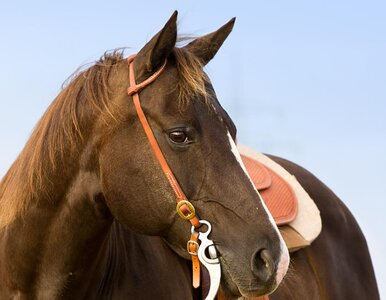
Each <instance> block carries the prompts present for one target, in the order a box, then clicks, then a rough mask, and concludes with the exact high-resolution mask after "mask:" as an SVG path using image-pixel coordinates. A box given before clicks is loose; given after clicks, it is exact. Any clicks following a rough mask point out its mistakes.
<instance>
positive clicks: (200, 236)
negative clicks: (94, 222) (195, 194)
mask: <svg viewBox="0 0 386 300" xmlns="http://www.w3.org/2000/svg"><path fill="white" fill-rule="evenodd" d="M135 57H136V55H131V56H130V57H128V59H127V61H128V64H129V83H130V85H129V87H128V89H127V94H128V95H129V96H131V97H132V98H133V103H134V107H135V110H136V112H137V115H138V118H139V120H140V122H141V125H142V127H143V129H144V131H145V134H146V136H147V139H148V141H149V143H150V145H151V148H152V150H153V153H154V155H155V156H156V158H157V160H158V162H159V164H160V166H161V168H162V171H163V173H164V174H165V177H166V179H167V180H168V182H169V185H170V187H171V188H172V190H173V192H174V194H175V197H176V203H177V206H176V211H177V213H178V215H179V216H180V217H181V218H182V219H184V220H187V221H189V222H190V223H191V224H192V230H191V238H190V240H189V241H188V242H187V250H188V252H189V254H190V255H191V257H192V265H193V286H194V287H195V288H197V287H199V286H200V261H201V263H203V264H204V266H205V267H206V268H207V269H208V271H209V275H210V276H211V290H210V291H209V294H208V296H207V298H206V299H213V298H214V296H215V294H216V293H217V289H218V285H219V283H220V274H221V273H220V264H219V260H218V258H217V254H216V250H215V247H214V244H213V241H211V240H210V239H209V238H208V235H209V233H210V231H211V225H210V223H209V222H208V221H203V220H200V219H199V218H198V217H197V215H196V211H195V208H194V206H193V204H192V203H191V202H190V201H189V200H188V198H187V196H186V195H185V193H184V192H183V190H182V188H181V186H180V184H179V183H178V181H177V179H176V177H175V176H174V174H173V171H172V170H171V168H170V167H169V164H168V163H167V161H166V159H165V156H164V155H163V153H162V150H161V148H160V146H159V144H158V142H157V140H156V138H155V136H154V133H153V131H152V129H151V127H150V125H149V122H148V121H147V119H146V116H145V113H144V112H143V110H142V107H141V103H140V99H139V92H140V90H141V89H143V88H144V87H146V86H147V85H149V84H150V83H152V82H153V81H154V80H156V79H157V78H158V77H159V76H160V75H161V73H162V72H163V71H164V69H165V67H166V64H167V60H165V62H164V63H163V64H162V66H161V67H160V68H159V69H158V70H157V71H156V72H155V73H154V74H153V75H151V76H150V77H149V78H147V79H146V80H144V81H142V82H141V83H138V84H137V83H136V81H135V72H134V63H133V62H134V59H135ZM202 224H205V225H206V226H207V227H208V230H207V231H206V232H204V233H203V232H198V231H197V230H196V229H198V228H199V227H201V225H202ZM199 241H200V242H201V247H200V245H199ZM206 249H208V252H209V255H210V257H207V255H206V254H205V250H206ZM212 281H213V282H212ZM212 285H213V286H214V288H213V289H212ZM216 285H217V286H216Z"/></svg>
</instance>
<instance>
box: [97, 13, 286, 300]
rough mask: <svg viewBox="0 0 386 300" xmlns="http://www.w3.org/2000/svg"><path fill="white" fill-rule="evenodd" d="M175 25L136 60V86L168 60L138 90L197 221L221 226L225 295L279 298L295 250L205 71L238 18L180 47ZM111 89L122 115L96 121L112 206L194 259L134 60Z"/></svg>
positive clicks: (217, 229)
mask: <svg viewBox="0 0 386 300" xmlns="http://www.w3.org/2000/svg"><path fill="white" fill-rule="evenodd" d="M176 18H177V13H174V14H173V16H172V17H171V18H170V20H169V21H168V22H167V23H166V25H165V26H164V27H163V29H162V30H161V31H160V32H159V33H158V34H156V35H155V36H154V37H153V38H152V39H151V40H150V41H149V42H148V43H147V44H146V45H145V46H144V47H143V48H142V49H141V50H140V51H139V53H138V54H137V55H136V57H135V59H134V61H133V70H134V71H135V74H136V75H135V80H136V81H137V82H142V81H144V80H146V79H147V78H149V77H150V76H152V75H153V74H154V73H155V72H156V71H157V70H159V68H160V67H162V65H163V64H164V63H165V62H166V65H165V68H164V70H163V71H162V73H161V74H160V75H159V77H158V78H157V79H156V80H154V81H153V82H152V83H150V84H148V85H147V86H146V87H144V88H143V89H142V90H141V91H139V95H140V99H141V107H142V109H143V112H144V114H145V116H146V119H147V121H148V123H149V124H150V126H151V130H152V132H153V134H154V136H155V138H156V140H157V142H158V145H159V147H160V149H161V151H162V153H163V155H164V157H165V159H166V161H167V163H168V164H169V166H170V168H171V170H172V171H173V173H174V176H175V178H176V179H177V181H178V183H179V185H180V186H181V187H182V190H183V191H184V193H185V194H186V196H187V198H188V199H189V201H190V202H191V203H192V204H193V205H194V207H195V209H196V212H197V215H198V216H199V218H201V219H204V220H207V221H209V222H210V224H211V225H212V232H211V235H210V237H211V239H212V240H213V241H214V243H215V245H216V249H217V252H218V255H219V258H220V262H221V266H222V278H223V280H222V283H221V288H222V290H223V291H224V292H225V293H226V294H229V295H233V296H235V297H239V296H246V297H251V296H258V295H262V294H266V293H269V292H272V291H273V290H274V289H275V288H276V287H277V286H278V284H279V283H280V281H281V279H282V278H283V276H284V274H285V273H286V270H287V267H288V262H289V256H288V252H287V249H286V246H285V244H284V242H283V240H282V238H281V236H280V234H279V232H278V229H277V227H276V225H275V223H274V221H273V219H272V217H271V216H270V213H269V212H268V211H267V209H266V207H265V205H264V203H263V202H262V199H261V197H260V196H259V193H258V192H257V190H256V189H255V187H254V185H253V184H252V182H251V180H250V178H249V176H248V174H247V172H246V169H245V167H244V165H243V163H242V161H241V159H240V156H239V154H238V151H237V149H236V145H235V136H236V129H235V126H234V124H233V123H232V120H231V119H230V117H229V116H228V115H227V113H226V112H225V110H224V109H223V108H222V107H221V106H220V104H219V102H218V101H217V98H216V96H215V92H214V90H213V87H212V85H211V83H210V80H209V79H208V77H207V75H206V74H205V73H204V71H203V66H205V65H206V64H207V63H208V62H209V61H210V60H211V59H212V58H213V57H214V55H215V54H216V52H217V51H218V49H219V48H220V46H221V45H222V43H223V42H224V40H225V39H226V37H227V36H228V34H229V33H230V32H231V30H232V28H233V24H234V19H233V20H231V21H230V22H228V23H227V24H225V25H224V26H223V27H221V28H220V29H218V30H217V31H215V32H213V33H210V34H208V35H205V36H203V37H199V38H197V39H195V40H193V41H191V42H190V43H189V44H187V45H185V46H184V47H181V48H177V47H176V39H177V28H176ZM108 85H109V88H110V90H111V93H110V94H111V95H110V96H109V101H110V103H109V107H110V108H111V110H112V111H111V114H112V115H114V116H115V117H114V118H112V120H111V121H106V118H100V119H98V120H97V121H96V125H95V127H94V132H95V137H94V141H95V143H94V145H96V147H95V149H96V150H95V151H94V152H95V154H94V156H93V157H95V159H96V161H97V162H98V173H99V174H100V182H101V191H102V193H103V195H104V199H105V202H106V205H107V207H108V209H109V211H110V212H111V214H112V215H113V216H114V218H115V219H116V220H118V221H119V222H120V223H121V224H123V225H124V226H126V227H127V228H130V229H131V230H134V231H136V232H138V233H142V234H146V235H159V236H162V237H163V238H164V240H165V241H166V242H167V244H168V245H169V246H170V247H171V248H172V249H173V250H174V251H175V252H176V253H177V254H178V255H180V256H182V257H184V258H186V259H189V255H188V253H187V251H186V242H187V241H188V240H189V237H190V231H191V225H190V224H189V223H188V222H186V221H185V220H183V219H181V218H179V216H178V214H177V213H176V208H175V207H176V203H175V194H174V193H173V190H172V188H171V186H170V184H169V182H168V180H167V178H166V176H165V175H164V173H163V172H162V169H161V167H160V164H159V162H158V161H157V159H156V157H155V155H154V153H153V151H152V148H151V146H150V143H149V141H148V139H147V137H146V135H145V133H144V129H143V127H142V126H141V123H140V121H139V119H138V116H137V112H136V110H135V107H134V105H133V100H132V96H130V95H128V94H127V92H126V91H127V88H128V86H129V67H128V64H127V61H124V60H122V61H120V62H119V63H117V65H116V66H115V67H114V69H113V70H111V72H110V74H109V78H108Z"/></svg>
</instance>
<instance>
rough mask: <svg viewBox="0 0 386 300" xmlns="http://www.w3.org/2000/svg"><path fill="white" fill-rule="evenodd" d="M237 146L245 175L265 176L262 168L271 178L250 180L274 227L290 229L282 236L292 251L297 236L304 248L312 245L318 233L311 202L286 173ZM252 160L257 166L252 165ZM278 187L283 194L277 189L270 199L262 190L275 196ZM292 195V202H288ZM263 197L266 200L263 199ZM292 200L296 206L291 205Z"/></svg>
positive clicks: (316, 213)
mask: <svg viewBox="0 0 386 300" xmlns="http://www.w3.org/2000/svg"><path fill="white" fill-rule="evenodd" d="M237 147H238V150H239V152H240V154H241V156H242V158H243V161H244V163H245V164H246V168H247V170H248V172H250V173H251V177H256V176H257V177H259V176H262V177H265V176H267V172H265V170H263V167H264V168H265V169H266V170H267V171H268V173H269V175H270V176H271V179H266V178H256V179H252V181H254V182H255V184H256V186H257V189H258V190H259V192H260V194H261V196H262V198H263V200H264V202H267V206H268V209H269V210H270V212H271V213H272V214H273V217H274V219H275V221H276V222H277V223H278V225H280V226H281V227H280V228H281V229H284V228H283V226H282V225H283V224H286V226H289V227H291V228H290V229H289V230H286V234H285V235H284V236H288V237H290V238H291V240H292V241H291V244H294V249H296V248H297V246H296V245H298V244H299V242H300V239H299V238H298V237H301V238H302V239H304V240H305V241H304V243H302V244H304V245H305V246H306V245H307V244H310V243H311V242H313V241H314V240H315V239H316V238H317V237H318V235H319V234H320V232H321V230H322V220H321V217H320V212H319V209H318V207H317V206H316V204H315V202H314V201H313V200H312V199H311V198H310V196H309V195H308V193H307V192H306V191H305V190H304V189H303V187H302V186H301V185H300V183H299V182H298V181H297V180H296V178H295V176H293V175H291V174H290V173H288V171H287V170H285V169H284V168H283V167H282V166H280V165H279V164H277V163H276V162H274V161H273V160H272V159H270V158H269V157H268V156H266V155H264V154H262V153H260V152H256V151H254V150H252V149H250V148H248V147H245V146H243V145H240V144H239V145H238V146H237ZM253 161H255V162H257V163H253ZM256 166H258V167H256ZM270 180H271V184H270V187H269V188H268V187H266V186H267V185H268V182H269V181H270ZM280 180H283V181H285V182H286V183H287V184H288V186H289V187H290V188H291V190H292V192H291V191H289V190H288V189H287V187H284V186H285V185H281V184H280V183H277V182H280ZM275 183H276V184H275ZM279 185H280V186H281V187H282V189H283V191H280V189H279V190H278V191H277V193H279V194H278V196H275V195H274V196H270V195H269V194H267V193H266V192H265V191H266V190H268V191H269V190H270V189H271V190H272V191H271V193H276V188H277V187H278V186H279ZM264 193H265V194H264ZM293 194H294V199H295V200H294V199H291V198H292V197H293ZM267 197H268V198H267ZM269 197H271V198H269ZM287 197H289V198H290V200H288V199H287ZM265 198H267V200H266V199H265ZM294 201H295V202H296V203H297V204H294V203H293V202H294ZM281 205H283V207H284V208H281ZM293 205H295V206H297V208H296V209H295V208H294V207H293ZM278 207H280V208H278ZM275 215H276V218H275ZM294 215H295V218H293V216H294ZM285 219H287V220H285ZM291 219H293V220H291ZM289 220H291V221H289ZM288 221H289V222H288ZM292 233H298V236H294V235H293V234H292ZM286 242H287V241H286ZM287 246H288V245H287ZM290 250H291V249H290Z"/></svg>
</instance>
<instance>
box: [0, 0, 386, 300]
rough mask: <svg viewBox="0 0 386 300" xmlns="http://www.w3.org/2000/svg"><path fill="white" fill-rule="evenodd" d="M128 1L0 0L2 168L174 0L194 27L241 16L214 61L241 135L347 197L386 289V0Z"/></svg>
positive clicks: (141, 38)
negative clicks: (85, 75) (82, 77)
mask: <svg viewBox="0 0 386 300" xmlns="http://www.w3.org/2000/svg"><path fill="white" fill-rule="evenodd" d="M130 2H133V1H114V0H113V1H95V0H93V1H74V0H68V1H61V2H58V1H41V0H36V1H7V2H3V3H2V4H1V5H0V45H1V47H0V57H1V68H0V141H1V146H0V176H2V175H3V174H4V173H5V172H6V170H7V169H8V167H9V166H10V164H11V163H12V162H13V160H14V159H15V158H16V155H17V154H18V153H19V151H20V150H21V149H22V147H23V145H24V143H25V141H26V139H27V138H28V136H29V134H30V133H31V130H32V128H33V126H34V125H35V124H36V122H37V121H38V119H39V117H40V116H41V115H42V113H43V112H44V110H45V109H46V108H47V106H48V105H49V103H50V102H51V101H52V99H53V98H54V97H55V95H56V94H57V93H58V91H59V90H60V87H61V84H62V82H63V81H64V80H65V79H66V78H67V77H68V76H69V75H70V74H71V73H72V72H73V71H74V70H75V69H76V68H77V67H78V66H80V65H82V64H84V63H88V62H92V61H94V60H95V59H97V58H99V56H101V54H102V53H103V52H104V51H105V50H108V49H113V48H117V47H122V46H130V47H133V52H135V51H136V50H137V49H138V48H139V47H141V46H142V45H143V44H144V43H145V42H146V41H147V40H148V39H149V38H150V37H151V36H152V35H153V34H154V33H155V32H157V31H158V30H159V29H160V28H161V27H162V25H163V24H164V22H165V21H166V20H167V19H168V18H169V16H170V15H171V13H172V12H173V10H174V9H178V10H179V27H180V31H181V32H182V33H190V34H194V35H200V34H203V33H207V32H209V31H212V30H214V29H217V27H219V26H220V25H222V24H223V23H225V22H226V21H228V20H229V19H230V18H231V17H233V16H236V17H237V22H236V26H235V29H234V32H233V33H232V34H231V36H230V37H229V39H228V40H227V42H226V43H225V45H224V47H223V48H222V49H221V51H220V53H219V54H218V55H217V57H216V58H215V60H214V61H213V62H211V63H210V65H209V66H208V69H207V71H208V73H209V75H210V77H211V78H212V81H213V84H214V86H215V89H216V91H217V94H218V97H219V99H220V101H221V102H222V103H223V105H224V107H225V108H226V109H227V110H228V112H229V113H230V115H231V116H232V117H233V119H234V120H235V123H236V124H237V126H238V132H239V140H240V142H242V143H244V144H247V145H249V146H252V147H253V148H255V149H257V150H260V151H264V152H269V153H272V154H276V155H279V156H283V157H285V158H288V159H290V160H293V161H295V162H297V163H299V164H301V165H303V166H304V167H306V168H308V169H309V170H310V171H312V172H313V173H314V174H316V175H317V176H318V177H319V178H321V179H322V180H323V181H324V182H325V183H326V184H327V185H328V186H330V187H331V188H332V189H333V190H334V191H335V192H336V193H337V194H338V195H339V196H340V197H341V198H342V200H343V201H344V202H345V203H346V204H347V206H349V208H350V209H351V210H352V212H353V213H354V215H355V216H356V218H357V220H358V222H359V223H360V225H361V227H362V229H363V231H364V233H365V235H366V236H367V240H368V243H369V246H370V250H371V254H372V257H373V261H374V266H375V269H376V273H377V277H378V284H379V287H380V290H381V294H382V296H383V297H382V298H385V299H386V233H385V232H384V230H383V229H384V228H385V226H384V225H382V224H381V221H383V220H384V219H385V217H384V216H385V211H386V196H385V195H386V184H385V180H386V157H385V153H386V2H382V1H371V0H370V1H353V0H352V1H332V0H328V1H213V0H212V1H203V0H194V1H184V2H183V1H179V2H177V1H171V0H167V1H166V0H164V1H135V3H133V4H131V3H130Z"/></svg>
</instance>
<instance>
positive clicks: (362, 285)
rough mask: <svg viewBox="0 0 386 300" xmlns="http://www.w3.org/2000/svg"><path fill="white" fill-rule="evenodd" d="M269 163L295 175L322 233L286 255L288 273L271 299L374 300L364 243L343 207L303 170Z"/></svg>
mask: <svg viewBox="0 0 386 300" xmlns="http://www.w3.org/2000/svg"><path fill="white" fill-rule="evenodd" d="M271 158H272V159H274V160H275V161H276V162H277V163H279V164H280V165H281V166H282V167H284V168H285V169H286V170H287V171H289V172H290V173H291V174H293V175H295V177H296V179H297V180H298V181H299V182H300V184H301V185H302V186H303V188H304V189H305V190H306V191H307V193H308V194H309V195H310V196H311V198H312V199H313V200H314V201H315V203H316V205H317V206H318V208H319V210H320V213H321V218H322V224H323V227H322V232H321V234H320V235H319V237H318V238H317V239H316V240H315V241H314V242H313V243H312V244H311V246H309V247H307V248H304V249H301V250H298V251H296V252H294V253H292V254H291V267H290V270H289V271H288V273H287V276H286V277H285V279H284V280H283V282H282V284H281V285H280V286H279V287H278V289H277V290H276V291H275V292H274V293H273V294H272V295H270V299H271V300H284V299H315V300H317V299H331V300H333V299H353V300H354V299H358V300H359V299H369V300H373V299H374V300H376V299H379V293H378V288H377V283H376V279H375V275H374V270H373V267H372V263H371V258H370V254H369V251H368V247H367V243H366V240H365V237H364V236H363V234H362V232H361V229H360V228H359V226H358V224H357V222H356V221H355V219H354V217H353V215H352V214H351V213H350V211H349V210H348V209H347V207H346V206H345V205H344V204H343V202H342V201H341V200H340V199H339V198H338V197H337V196H336V195H335V194H334V193H333V192H332V191H331V190H330V189H329V188H328V187H327V186H326V185H324V184H323V183H322V182H321V181H320V180H318V179H317V178H316V177H315V176H314V175H312V174H311V173H310V172H308V171H307V170H305V169H303V168H302V167H300V166H298V165H296V164H294V163H292V162H290V161H288V160H285V159H282V158H278V157H271Z"/></svg>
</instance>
